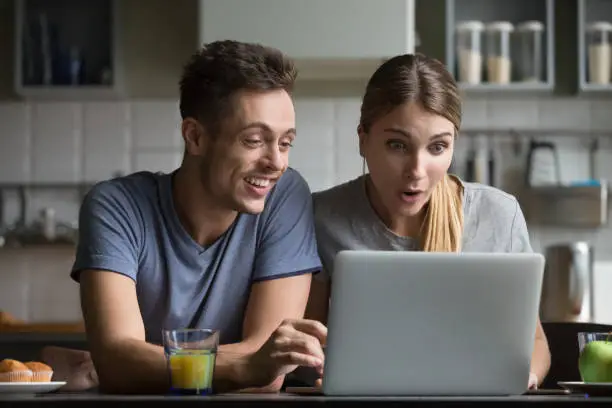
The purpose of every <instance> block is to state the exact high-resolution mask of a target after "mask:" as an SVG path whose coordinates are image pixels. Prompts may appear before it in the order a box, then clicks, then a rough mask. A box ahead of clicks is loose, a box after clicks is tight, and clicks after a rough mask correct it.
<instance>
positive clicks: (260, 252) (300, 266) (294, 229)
mask: <svg viewBox="0 0 612 408" xmlns="http://www.w3.org/2000/svg"><path fill="white" fill-rule="evenodd" d="M262 216H263V217H262V220H263V224H262V230H261V231H260V233H259V234H260V235H259V242H258V245H257V255H256V258H255V269H254V271H253V280H254V281H263V280H269V279H278V278H283V277H287V276H292V275H299V274H303V273H316V272H318V271H320V269H321V260H320V258H319V255H318V252H317V243H316V238H315V230H314V217H313V211H312V198H311V195H310V189H309V187H308V184H307V183H306V181H305V180H304V178H303V177H302V176H301V175H300V174H299V173H298V172H297V171H296V170H293V169H291V168H289V169H288V170H287V171H286V172H285V174H283V176H282V177H281V179H280V180H279V182H278V184H277V185H276V188H275V190H274V191H273V192H272V193H270V196H269V197H268V203H266V208H265V209H264V213H263V214H262Z"/></svg>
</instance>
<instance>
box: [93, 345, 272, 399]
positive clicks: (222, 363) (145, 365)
mask: <svg viewBox="0 0 612 408" xmlns="http://www.w3.org/2000/svg"><path fill="white" fill-rule="evenodd" d="M253 352H254V350H253V347H251V346H250V345H249V344H247V343H235V344H228V345H222V346H220V347H219V349H218V352H217V357H216V363H215V371H214V374H213V388H214V390H215V392H232V391H239V390H242V389H245V388H248V387H251V386H252V385H253V384H252V383H250V381H251V378H252V375H251V372H250V371H249V366H248V359H249V358H248V357H249V355H250V354H251V353H253ZM97 360H99V361H98V362H97V364H96V367H97V368H96V369H97V372H98V376H99V378H100V389H101V390H102V391H104V392H109V393H114V394H137V393H143V394H160V393H165V392H167V390H168V389H169V386H170V383H169V373H168V368H167V365H166V358H165V355H164V349H163V348H162V347H160V346H156V345H153V344H149V343H145V342H143V341H139V340H130V341H124V342H122V343H121V344H116V345H114V346H109V347H106V350H105V352H104V353H103V354H102V353H101V355H100V358H99V359H97ZM281 382H282V381H281ZM278 388H279V385H278V384H277V383H273V384H270V385H267V386H265V387H261V388H252V389H250V390H253V391H259V392H266V391H276V390H277V389H278Z"/></svg>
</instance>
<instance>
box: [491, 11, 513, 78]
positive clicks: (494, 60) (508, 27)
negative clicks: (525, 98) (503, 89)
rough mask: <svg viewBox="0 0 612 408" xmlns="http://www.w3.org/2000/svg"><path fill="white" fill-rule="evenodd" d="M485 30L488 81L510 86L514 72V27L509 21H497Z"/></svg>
mask: <svg viewBox="0 0 612 408" xmlns="http://www.w3.org/2000/svg"><path fill="white" fill-rule="evenodd" d="M485 30H486V45H487V80H488V81H489V82H490V83H494V84H508V83H510V79H511V72H512V57H511V55H510V34H511V33H512V32H513V31H514V26H513V25H512V23H510V22H508V21H495V22H493V23H489V24H487V25H486V27H485Z"/></svg>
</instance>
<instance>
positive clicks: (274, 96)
mask: <svg viewBox="0 0 612 408" xmlns="http://www.w3.org/2000/svg"><path fill="white" fill-rule="evenodd" d="M296 75H297V74H296V70H295V68H294V65H293V63H292V62H291V61H290V60H289V59H288V58H286V57H285V56H283V55H282V54H281V53H280V52H279V51H277V50H274V49H270V48H267V47H263V46H260V45H255V44H247V43H240V42H235V41H221V42H215V43H211V44H208V45H206V46H204V47H203V49H202V50H201V51H200V52H198V53H197V54H195V55H194V56H193V57H192V59H191V60H190V61H189V62H188V64H187V65H186V66H185V68H184V72H183V75H182V78H181V81H180V110H181V115H182V118H183V121H182V125H181V130H182V135H183V139H184V142H185V154H184V158H183V162H182V164H181V166H180V168H179V169H177V170H176V171H175V172H173V173H172V174H154V173H150V172H140V173H135V174H132V175H129V176H126V177H122V178H118V179H114V180H109V181H105V182H102V183H100V184H98V185H96V186H95V187H94V188H93V189H92V190H91V191H90V192H89V193H88V195H87V196H86V197H85V199H84V201H83V204H82V207H81V211H80V216H79V244H78V248H77V254H76V260H75V263H74V267H73V270H72V274H71V276H72V277H73V279H75V280H77V281H78V282H80V287H81V303H82V309H83V315H84V319H85V325H86V329H87V337H88V342H89V345H90V352H91V361H93V365H92V363H91V361H90V360H89V354H87V353H82V352H77V351H71V350H62V349H57V348H51V349H47V350H46V352H45V356H44V358H45V360H46V361H49V362H50V363H51V364H52V365H53V363H56V366H57V367H58V369H59V370H60V371H61V370H62V365H64V366H65V365H66V362H67V364H68V366H69V367H68V368H69V370H72V371H70V372H69V373H68V374H69V375H70V376H71V378H70V380H71V381H73V382H74V383H76V382H81V384H78V385H73V388H83V387H85V386H88V385H93V384H95V383H96V382H98V380H99V385H100V389H101V390H102V391H106V392H111V393H156V392H165V391H166V390H167V389H168V382H167V381H168V375H167V367H166V363H165V357H164V353H163V349H162V347H161V346H160V343H161V330H162V329H164V328H185V327H200V328H213V329H220V330H221V344H222V345H221V346H220V348H219V352H218V356H217V363H216V367H215V372H214V384H213V386H214V388H215V389H216V390H218V391H230V390H239V389H244V388H248V387H261V388H260V389H263V390H277V389H278V388H279V387H280V384H281V383H282V380H283V376H284V375H285V374H287V373H289V372H291V371H293V369H294V368H295V367H296V366H297V365H306V366H311V367H315V368H319V369H321V366H322V361H323V353H322V351H321V346H320V343H321V342H324V341H325V335H326V329H325V327H324V326H323V325H322V324H320V323H318V322H314V321H304V320H300V318H301V317H302V316H303V314H304V310H305V307H306V303H307V299H308V293H309V289H310V282H311V274H312V273H314V272H317V271H319V269H320V268H321V263H320V260H319V257H318V254H317V247H316V242H315V236H314V227H313V220H312V203H311V197H310V191H309V188H308V186H307V184H306V182H305V181H304V180H303V178H302V177H301V176H300V175H299V174H298V173H297V172H296V171H295V170H292V169H291V168H289V167H288V158H289V150H290V147H291V145H292V143H293V141H294V139H295V137H296V132H295V112H294V108H293V103H292V100H291V96H290V94H291V90H292V87H293V84H294V80H295V78H296ZM94 366H95V369H94ZM64 368H65V367H64ZM83 383H84V384H83Z"/></svg>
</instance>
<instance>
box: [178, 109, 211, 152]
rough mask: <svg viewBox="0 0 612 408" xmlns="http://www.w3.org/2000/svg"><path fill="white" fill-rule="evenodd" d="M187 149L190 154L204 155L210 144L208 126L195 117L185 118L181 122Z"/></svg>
mask: <svg viewBox="0 0 612 408" xmlns="http://www.w3.org/2000/svg"><path fill="white" fill-rule="evenodd" d="M181 133H182V135H183V140H184V142H185V150H186V151H187V153H188V154H189V155H192V156H202V155H204V153H205V152H206V149H207V148H208V145H209V144H210V135H208V134H207V131H206V128H205V127H204V126H202V124H201V123H200V122H198V121H197V120H196V119H194V118H185V119H183V122H182V123H181Z"/></svg>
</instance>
